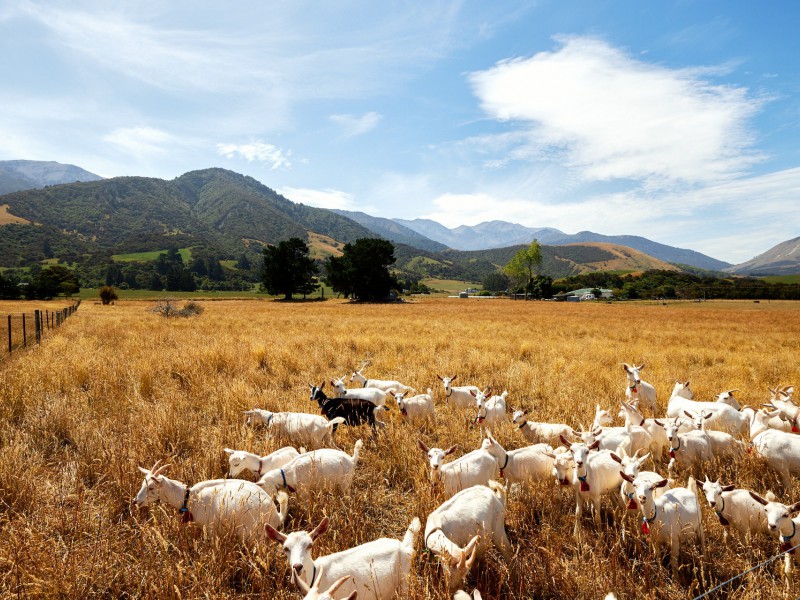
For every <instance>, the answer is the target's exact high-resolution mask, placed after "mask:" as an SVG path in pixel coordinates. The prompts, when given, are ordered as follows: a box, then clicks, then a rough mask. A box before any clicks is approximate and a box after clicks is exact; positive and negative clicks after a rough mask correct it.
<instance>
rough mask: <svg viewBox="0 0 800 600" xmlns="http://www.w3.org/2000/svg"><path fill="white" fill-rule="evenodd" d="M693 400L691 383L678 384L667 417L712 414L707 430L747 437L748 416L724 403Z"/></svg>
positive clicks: (671, 398)
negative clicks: (685, 414) (687, 412)
mask: <svg viewBox="0 0 800 600" xmlns="http://www.w3.org/2000/svg"><path fill="white" fill-rule="evenodd" d="M692 398H694V394H693V393H692V391H691V389H689V382H688V381H685V382H680V381H678V382H676V383H675V387H674V388H673V390H672V396H671V397H670V399H669V404H668V405H667V416H668V417H672V418H675V417H682V416H683V414H684V412H685V411H687V410H688V411H692V412H696V413H703V412H710V413H711V416H710V417H709V419H708V422H707V423H706V429H715V430H718V431H724V432H726V433H732V434H734V435H746V433H747V424H748V419H747V415H744V414H742V413H740V412H739V411H738V410H736V409H735V408H733V407H731V406H728V405H727V404H723V403H722V402H696V401H694V400H693V399H692Z"/></svg>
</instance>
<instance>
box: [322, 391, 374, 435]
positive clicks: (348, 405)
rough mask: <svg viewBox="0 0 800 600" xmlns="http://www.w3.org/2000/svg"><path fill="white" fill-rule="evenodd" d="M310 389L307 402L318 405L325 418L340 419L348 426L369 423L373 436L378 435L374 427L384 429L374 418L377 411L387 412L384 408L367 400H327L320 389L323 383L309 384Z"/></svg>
mask: <svg viewBox="0 0 800 600" xmlns="http://www.w3.org/2000/svg"><path fill="white" fill-rule="evenodd" d="M308 387H310V388H311V396H310V397H309V400H312V401H313V400H316V401H317V404H319V408H320V411H321V412H322V414H323V415H325V418H327V419H329V420H330V419H335V418H336V417H342V418H343V419H344V421H345V423H347V424H348V425H351V426H356V425H362V424H364V423H369V425H370V427H372V432H373V434H374V435H377V434H378V430H377V429H376V427H375V426H376V425H380V426H381V427H386V423H384V422H383V421H379V420H378V418H377V417H376V416H375V415H376V413H377V412H378V411H379V410H388V409H387V408H386V407H385V406H382V407H379V406H377V405H376V404H375V403H374V402H370V401H369V400H361V399H359V398H329V397H328V396H327V395H326V394H325V392H323V391H322V388H323V387H325V382H323V383H322V384H321V385H319V386H316V385H313V384H311V383H309V384H308ZM337 427H338V425H334V426H333V431H334V432H335V431H336V428H337Z"/></svg>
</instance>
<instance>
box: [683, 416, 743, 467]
mask: <svg viewBox="0 0 800 600" xmlns="http://www.w3.org/2000/svg"><path fill="white" fill-rule="evenodd" d="M684 414H685V415H686V416H687V417H689V418H690V419H692V423H693V424H694V427H695V429H698V430H700V431H702V432H703V433H705V434H706V437H707V438H708V445H709V447H710V448H711V454H712V455H713V456H714V458H724V457H732V456H736V455H737V454H743V453H744V445H743V444H742V442H740V441H739V440H737V439H734V437H733V436H732V435H731V434H729V433H725V432H724V431H708V430H706V423H707V422H708V419H709V418H711V416H712V415H711V414H710V413H708V412H704V413H700V414H697V413H692V412H689V411H688V410H687V411H685V412H684Z"/></svg>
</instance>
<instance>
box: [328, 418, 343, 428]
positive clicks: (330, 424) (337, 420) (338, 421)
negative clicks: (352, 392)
mask: <svg viewBox="0 0 800 600" xmlns="http://www.w3.org/2000/svg"><path fill="white" fill-rule="evenodd" d="M345 421H346V419H345V418H344V417H334V418H333V419H331V420H330V421H328V425H327V427H328V429H332V428H333V427H335V426H336V425H341V424H342V423H344V422H345Z"/></svg>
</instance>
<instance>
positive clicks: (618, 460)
mask: <svg viewBox="0 0 800 600" xmlns="http://www.w3.org/2000/svg"><path fill="white" fill-rule="evenodd" d="M611 458H612V459H613V460H615V461H616V462H618V463H619V464H622V459H621V458H620V457H619V456H617V455H616V454H614V453H613V452H612V453H611Z"/></svg>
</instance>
